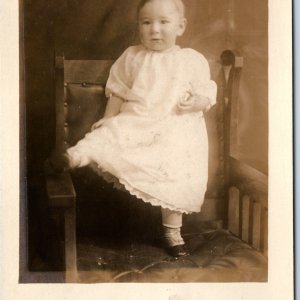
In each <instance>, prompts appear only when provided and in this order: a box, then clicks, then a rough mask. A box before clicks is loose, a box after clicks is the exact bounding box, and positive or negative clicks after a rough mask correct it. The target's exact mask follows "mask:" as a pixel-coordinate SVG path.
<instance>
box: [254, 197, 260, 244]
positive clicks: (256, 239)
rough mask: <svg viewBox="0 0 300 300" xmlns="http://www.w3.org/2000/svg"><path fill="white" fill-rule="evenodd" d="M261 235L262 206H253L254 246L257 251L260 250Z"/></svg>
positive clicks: (258, 204) (257, 204) (256, 204)
mask: <svg viewBox="0 0 300 300" xmlns="http://www.w3.org/2000/svg"><path fill="white" fill-rule="evenodd" d="M260 234H261V204H260V203H257V202H256V203H254V204H253V230H252V236H253V237H252V246H253V247H254V248H255V249H258V250H259V249H260Z"/></svg>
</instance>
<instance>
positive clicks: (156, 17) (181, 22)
mask: <svg viewBox="0 0 300 300" xmlns="http://www.w3.org/2000/svg"><path fill="white" fill-rule="evenodd" d="M184 14H185V8H184V4H183V2H182V1H181V0H141V2H140V3H139V5H138V10H137V15H138V24H139V33H140V39H141V43H142V44H143V45H144V46H145V47H146V48H148V49H150V50H154V51H164V50H167V49H169V48H172V47H173V46H174V45H175V44H176V39H177V37H178V36H181V35H182V34H183V33H184V31H185V27H186V19H185V17H184Z"/></svg>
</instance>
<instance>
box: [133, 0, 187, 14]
mask: <svg viewBox="0 0 300 300" xmlns="http://www.w3.org/2000/svg"><path fill="white" fill-rule="evenodd" d="M151 1H153V0H141V1H140V3H139V4H138V7H137V16H139V13H140V10H141V9H142V8H143V7H144V6H145V4H147V3H148V2H151ZM160 1H172V2H173V3H174V4H175V6H176V8H177V10H178V12H179V14H180V16H181V17H184V16H185V6H184V3H183V1H182V0H160Z"/></svg>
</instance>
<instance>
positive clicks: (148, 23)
mask: <svg viewBox="0 0 300 300" xmlns="http://www.w3.org/2000/svg"><path fill="white" fill-rule="evenodd" d="M141 23H142V25H150V21H147V20H145V21H142V22H141Z"/></svg>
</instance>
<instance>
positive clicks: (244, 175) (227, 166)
mask: <svg viewBox="0 0 300 300" xmlns="http://www.w3.org/2000/svg"><path fill="white" fill-rule="evenodd" d="M112 63H113V62H112V61H108V60H103V61H101V60H97V61H90V60H68V59H65V58H64V57H63V56H59V55H58V56H56V59H55V76H56V78H55V79H56V87H55V89H56V117H57V119H56V149H57V150H59V151H61V150H63V149H65V148H67V147H69V146H72V145H74V144H75V143H76V142H77V141H78V140H79V139H81V138H82V137H83V136H84V135H85V133H86V132H88V131H89V130H90V128H91V125H92V124H93V123H94V122H95V121H97V120H99V119H100V118H101V116H102V115H103V113H104V110H105V105H106V98H105V94H104V88H105V82H106V80H107V77H108V73H109V69H110V67H111V65H112ZM242 65H243V59H242V57H240V56H238V55H236V54H235V53H234V52H232V51H229V50H226V51H224V52H223V53H222V55H221V66H220V70H221V71H220V76H221V77H220V78H221V82H220V83H219V87H218V89H219V93H218V94H219V95H218V103H217V106H218V108H217V109H218V111H219V112H218V118H219V120H218V124H219V125H218V128H219V133H218V134H219V140H220V157H221V159H220V168H221V173H222V176H221V178H222V180H223V181H222V184H223V189H224V193H225V195H227V196H226V197H225V199H224V203H225V208H226V209H225V214H224V217H223V220H222V221H223V224H224V227H225V228H228V229H229V230H230V231H231V232H232V233H233V234H235V235H237V236H239V237H240V238H241V239H243V240H244V241H245V242H247V243H249V244H251V245H253V246H254V247H256V248H257V249H260V250H262V251H263V252H264V253H265V254H266V251H267V226H266V224H267V193H266V191H267V185H266V178H265V177H264V176H262V175H261V174H260V173H259V172H257V171H255V170H253V169H252V168H251V167H249V166H246V165H245V164H243V163H242V162H240V161H238V160H237V159H236V158H235V157H234V156H232V153H231V151H230V145H231V143H232V141H233V139H234V134H235V131H234V128H236V126H237V124H236V113H235V111H236V109H237V106H238V90H239V78H240V75H241V69H242ZM46 181H47V182H46V185H47V192H48V201H49V205H50V206H51V207H52V208H53V209H56V210H59V211H61V212H62V213H63V218H64V239H65V247H64V248H65V270H66V277H65V280H66V282H76V281H77V263H76V259H77V255H76V210H75V208H76V193H75V189H74V187H73V183H72V179H71V176H70V174H69V173H68V172H66V173H63V174H59V175H52V176H47V180H46Z"/></svg>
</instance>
